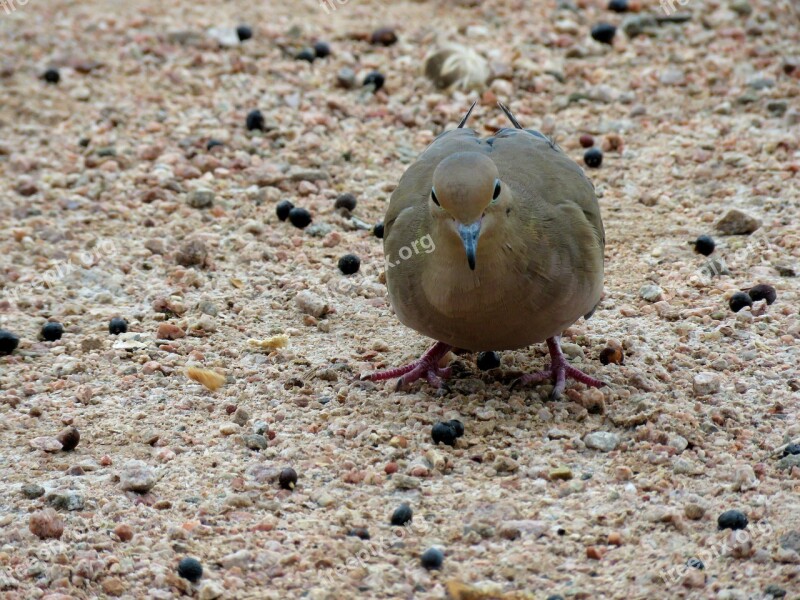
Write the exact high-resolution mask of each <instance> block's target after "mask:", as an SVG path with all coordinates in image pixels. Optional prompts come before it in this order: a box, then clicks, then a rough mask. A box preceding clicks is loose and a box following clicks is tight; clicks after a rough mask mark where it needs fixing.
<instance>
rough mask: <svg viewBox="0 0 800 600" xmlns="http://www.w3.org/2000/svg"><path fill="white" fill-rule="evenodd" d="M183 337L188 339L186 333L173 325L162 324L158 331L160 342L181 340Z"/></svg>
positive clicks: (157, 336) (157, 335)
mask: <svg viewBox="0 0 800 600" xmlns="http://www.w3.org/2000/svg"><path fill="white" fill-rule="evenodd" d="M182 337H186V332H185V331H183V329H181V328H180V327H178V326H177V325H174V324H173V323H161V324H160V325H159V326H158V329H157V330H156V338H157V339H159V340H179V339H181V338H182Z"/></svg>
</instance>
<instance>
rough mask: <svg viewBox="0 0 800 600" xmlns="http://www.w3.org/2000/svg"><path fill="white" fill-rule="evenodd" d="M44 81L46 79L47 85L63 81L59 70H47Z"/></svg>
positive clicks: (43, 75)
mask: <svg viewBox="0 0 800 600" xmlns="http://www.w3.org/2000/svg"><path fill="white" fill-rule="evenodd" d="M42 79H44V80H45V81H46V82H47V83H54V84H55V83H58V82H59V81H61V73H59V72H58V69H52V68H51V69H47V70H46V71H45V72H44V73H42Z"/></svg>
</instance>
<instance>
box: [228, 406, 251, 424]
mask: <svg viewBox="0 0 800 600" xmlns="http://www.w3.org/2000/svg"><path fill="white" fill-rule="evenodd" d="M249 420H250V413H248V412H247V411H246V410H245V409H244V408H242V407H239V408H237V409H236V412H235V413H233V417H232V418H231V421H233V422H234V423H236V424H237V425H239V426H240V427H244V426H245V425H247V422H248V421H249Z"/></svg>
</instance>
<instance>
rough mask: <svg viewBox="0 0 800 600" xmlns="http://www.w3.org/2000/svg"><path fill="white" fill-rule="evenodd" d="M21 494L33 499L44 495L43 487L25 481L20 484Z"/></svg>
mask: <svg viewBox="0 0 800 600" xmlns="http://www.w3.org/2000/svg"><path fill="white" fill-rule="evenodd" d="M22 495H23V496H25V497H26V498H27V499H28V500H35V499H36V498H39V497H41V496H44V488H43V487H42V486H40V485H36V484H35V483H27V484H25V485H23V486H22Z"/></svg>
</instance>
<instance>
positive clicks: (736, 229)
mask: <svg viewBox="0 0 800 600" xmlns="http://www.w3.org/2000/svg"><path fill="white" fill-rule="evenodd" d="M715 227H716V228H717V230H718V231H720V232H721V233H723V234H724V235H748V234H751V233H753V232H754V231H756V230H757V229H758V228H759V227H761V221H759V220H758V219H756V218H755V217H752V216H750V215H748V214H747V213H745V212H742V211H741V210H738V209H736V208H732V209H731V210H729V211H728V212H727V213H726V214H725V216H724V217H722V218H721V219H720V220H719V221H717V223H716V225H715Z"/></svg>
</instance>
